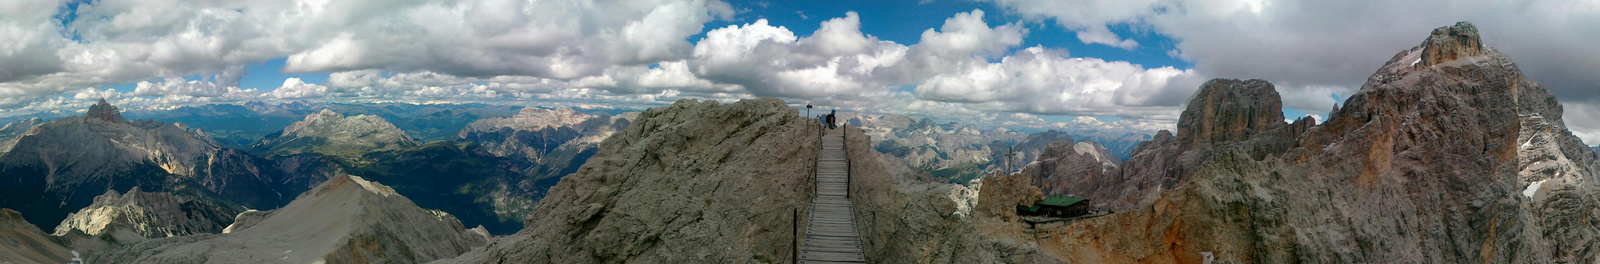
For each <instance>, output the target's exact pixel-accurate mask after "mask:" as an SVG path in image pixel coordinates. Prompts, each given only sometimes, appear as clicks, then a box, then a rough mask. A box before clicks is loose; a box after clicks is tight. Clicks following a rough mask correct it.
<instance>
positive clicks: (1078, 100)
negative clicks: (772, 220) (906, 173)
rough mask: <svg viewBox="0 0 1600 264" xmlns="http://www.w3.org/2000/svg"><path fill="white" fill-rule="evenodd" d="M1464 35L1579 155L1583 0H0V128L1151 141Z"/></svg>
mask: <svg viewBox="0 0 1600 264" xmlns="http://www.w3.org/2000/svg"><path fill="white" fill-rule="evenodd" d="M1457 21H1471V22H1473V23H1474V24H1476V25H1477V27H1478V28H1479V30H1480V33H1481V34H1482V35H1483V40H1484V43H1485V44H1486V45H1489V46H1492V47H1495V48H1496V49H1498V50H1500V51H1502V52H1505V53H1506V54H1508V55H1510V56H1511V58H1512V59H1513V60H1515V61H1516V62H1517V63H1518V65H1519V66H1520V67H1521V69H1522V70H1523V71H1524V72H1525V74H1526V75H1527V76H1528V77H1529V78H1532V79H1533V80H1535V81H1538V82H1541V83H1543V84H1544V85H1545V86H1546V87H1547V88H1548V89H1550V90H1551V91H1553V92H1554V93H1555V94H1556V95H1557V96H1558V97H1559V98H1560V100H1561V101H1562V103H1563V104H1564V106H1565V109H1566V113H1567V115H1566V116H1565V121H1566V123H1567V125H1568V127H1569V129H1571V130H1572V131H1573V132H1574V134H1576V135H1578V136H1579V137H1580V138H1583V139H1584V140H1585V142H1588V143H1589V144H1590V145H1594V144H1596V142H1600V74H1595V73H1597V72H1600V49H1595V48H1592V45H1593V43H1600V34H1597V33H1600V1H1591V0H1579V1H1572V0H1561V1H1550V0H1532V1H1502V0H1465V1H1447V0H1419V1H1272V0H1216V1H1211V0H1207V1H1198V0H1196V1H1191V0H1055V1H1040V0H955V1H945V0H910V1H898V0H897V1H832V0H819V1H717V0H623V1H588V0H556V1H513V0H462V1H444V0H406V1H370V0H339V1H333V0H288V1H230V0H204V1H185V0H101V1H56V0H6V1H0V39H4V40H6V41H4V42H5V43H0V62H3V63H0V117H4V116H19V115H29V114H34V113H40V112H52V111H81V109H84V108H86V107H87V105H89V104H91V103H92V102H94V101H96V100H99V99H102V98H104V99H107V100H109V101H112V102H113V103H114V104H117V105H119V106H121V107H123V108H132V109H162V108H172V107H178V106H186V105H199V104H211V103H241V102H249V101H263V102H285V101H298V100H304V101H327V102H412V103H495V104H517V105H537V106H583V107H615V108H639V107H650V106H659V105H665V104H670V103H671V102H674V101H676V100H679V99H711V100H720V101H731V100H738V99H743V98H752V97H778V98H781V99H784V100H786V101H789V102H791V103H792V104H795V105H803V104H806V103H810V104H814V105H817V106H819V107H823V108H827V109H840V110H843V111H857V112H866V113H876V114H903V115H912V116H919V117H929V118H935V119H938V120H941V121H954V122H962V123H971V124H978V125H984V126H1004V127H1012V128H1021V129H1049V128H1054V129H1064V130H1101V131H1131V132H1141V133H1150V132H1153V131H1155V130H1159V129H1172V128H1173V126H1174V123H1175V120H1176V119H1177V117H1178V115H1179V113H1180V111H1181V109H1182V107H1183V104H1184V103H1185V102H1186V101H1187V100H1188V98H1189V96H1191V95H1192V94H1193V93H1194V91H1195V90H1196V89H1197V88H1198V87H1199V85H1200V84H1201V83H1203V82H1204V81H1205V80H1208V79H1211V78H1236V79H1256V78H1258V79H1265V80H1268V81H1271V82H1272V83H1273V84H1274V85H1275V86H1276V88H1277V90H1278V91H1279V93H1280V94H1281V95H1282V97H1283V100H1284V107H1285V110H1284V112H1285V113H1286V116H1287V117H1290V118H1297V117H1300V116H1304V115H1313V116H1317V117H1319V118H1318V119H1319V120H1320V119H1321V118H1320V117H1323V116H1327V112H1328V111H1329V110H1331V109H1333V107H1334V106H1335V105H1337V104H1339V103H1341V102H1342V101H1343V99H1344V97H1346V96H1348V95H1350V94H1352V93H1354V92H1355V91H1356V90H1357V89H1359V87H1360V86H1361V85H1362V84H1363V82H1364V81H1365V80H1366V79H1367V77H1368V75H1371V74H1372V73H1373V72H1375V71H1376V70H1377V69H1378V67H1380V66H1381V65H1382V64H1383V63H1384V62H1385V61H1387V60H1388V59H1389V58H1391V57H1392V56H1393V55H1394V54H1396V53H1398V52H1400V51H1402V50H1405V49H1409V48H1411V47H1413V46H1416V45H1417V44H1419V43H1421V41H1422V40H1423V39H1424V38H1426V37H1427V35H1428V32H1429V31H1431V30H1432V29H1433V28H1436V27H1441V26H1448V25H1451V24H1454V23H1455V22H1457Z"/></svg>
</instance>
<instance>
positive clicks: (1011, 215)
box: [977, 174, 1045, 222]
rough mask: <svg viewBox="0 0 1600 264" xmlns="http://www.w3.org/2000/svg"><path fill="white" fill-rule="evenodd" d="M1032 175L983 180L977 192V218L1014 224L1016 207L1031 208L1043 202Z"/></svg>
mask: <svg viewBox="0 0 1600 264" xmlns="http://www.w3.org/2000/svg"><path fill="white" fill-rule="evenodd" d="M1035 178H1037V177H1034V176H1033V175H1028V174H1006V175H995V176H994V177H988V178H984V179H983V184H982V185H981V186H980V187H979V191H978V210H977V212H978V216H982V217H991V218H999V219H1001V220H1002V221H1008V222H1015V221H1017V220H1018V219H1020V218H1018V216H1017V206H1018V205H1021V206H1032V205H1033V203H1034V202H1037V201H1039V200H1044V198H1045V196H1044V193H1043V192H1041V191H1040V190H1039V188H1036V187H1034V186H1036V185H1035V184H1034V179H1035Z"/></svg>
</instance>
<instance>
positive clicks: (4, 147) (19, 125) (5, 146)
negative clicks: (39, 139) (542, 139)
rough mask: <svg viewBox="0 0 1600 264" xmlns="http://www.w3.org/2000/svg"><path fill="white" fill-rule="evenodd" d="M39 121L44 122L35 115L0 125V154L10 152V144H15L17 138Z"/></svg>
mask: <svg viewBox="0 0 1600 264" xmlns="http://www.w3.org/2000/svg"><path fill="white" fill-rule="evenodd" d="M39 123H44V121H40V120H39V118H37V117H35V118H30V119H28V120H22V121H17V122H14V123H10V124H6V125H5V126H4V127H0V155H5V153H6V152H10V151H11V146H15V145H17V138H20V137H22V135H23V134H26V133H28V131H30V130H33V126H35V125H38V124H39Z"/></svg>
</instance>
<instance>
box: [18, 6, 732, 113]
mask: <svg viewBox="0 0 1600 264" xmlns="http://www.w3.org/2000/svg"><path fill="white" fill-rule="evenodd" d="M74 6H75V7H76V8H75V9H69V8H68V5H66V4H64V3H62V2H58V1H40V0H19V1H5V2H4V3H0V39H5V40H6V42H7V43H6V44H3V45H0V61H5V62H6V63H4V64H3V65H0V91H5V92H7V93H16V92H19V91H20V92H21V97H25V98H24V99H15V98H13V99H11V100H0V104H4V105H0V106H17V105H18V104H22V103H25V102H27V101H31V100H39V99H41V98H47V97H48V96H50V95H53V94H58V93H62V92H66V91H70V90H74V89H81V88H82V87H90V86H100V85H109V84H118V83H127V82H134V81H139V80H145V79H149V78H151V77H176V76H190V75H202V76H223V77H225V78H218V79H215V80H213V82H217V83H218V84H219V85H218V86H217V87H219V88H221V87H230V86H235V85H237V81H238V77H239V76H241V75H240V74H236V73H242V67H241V66H242V65H245V64H248V63H254V62H260V61H265V60H269V59H274V58H284V57H287V58H288V59H287V61H286V64H287V65H286V67H285V69H284V70H286V71H289V72H325V71H349V70H365V69H383V70H387V71H395V72H437V73H444V74H450V75H454V76H469V77H485V78H488V77H493V76H499V75H522V76H531V77H541V78H557V79H573V78H580V77H584V76H592V75H596V74H600V73H601V72H602V71H603V70H604V69H607V68H610V67H613V66H617V65H621V66H631V65H646V64H652V63H656V62H658V61H661V60H668V59H679V58H682V57H686V56H688V55H689V53H690V51H691V49H692V48H693V45H692V44H690V43H689V42H688V41H687V40H686V39H687V38H688V37H689V36H692V35H695V34H698V33H700V32H701V30H702V26H703V25H704V23H705V22H707V21H710V20H712V19H728V18H731V17H732V15H733V13H734V11H733V9H732V7H731V6H729V5H728V4H726V3H723V2H721V1H717V0H632V1H600V2H595V1H587V0H572V1H532V2H529V1H513V0H467V1H446V0H419V1H402V2H393V1H324V0H297V1H185V0H103V1H93V2H85V3H77V4H74ZM61 11H64V12H74V15H75V17H78V18H81V19H76V20H71V21H65V22H63V21H60V20H59V19H58V17H66V16H57V14H58V13H59V12H61ZM167 83H168V84H172V85H176V84H177V82H167ZM151 88H152V89H154V88H161V87H153V86H152V87H151ZM169 88H170V87H169ZM148 91H149V92H158V90H148ZM140 94H141V95H148V94H149V93H140Z"/></svg>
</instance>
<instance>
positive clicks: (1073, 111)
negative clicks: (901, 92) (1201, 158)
mask: <svg viewBox="0 0 1600 264" xmlns="http://www.w3.org/2000/svg"><path fill="white" fill-rule="evenodd" d="M1201 81H1203V80H1202V78H1200V77H1198V75H1197V74H1196V73H1194V71H1193V70H1180V69H1176V68H1171V67H1161V68H1152V69H1146V68H1144V67H1142V66H1139V65H1135V64H1130V63H1127V62H1120V61H1119V62H1108V61H1105V60H1101V59H1094V58H1072V57H1068V56H1067V54H1066V52H1064V51H1058V50H1050V49H1045V48H1042V47H1031V48H1027V49H1024V50H1022V51H1020V52H1017V53H1016V54H1013V55H1012V56H1007V57H1005V58H1003V59H1001V60H1000V62H997V63H986V64H981V65H968V66H966V67H963V68H962V69H960V70H959V71H956V72H953V73H949V74H942V75H938V76H934V77H932V78H928V79H927V81H924V82H923V83H921V84H918V85H917V86H916V90H915V91H916V94H917V96H918V97H920V98H923V99H928V100H934V101H947V102H963V103H975V104H979V105H977V106H976V107H979V108H990V109H993V110H1002V111H1016V112H1028V113H1042V114H1067V115H1079V116H1084V115H1120V116H1129V117H1137V118H1166V117H1170V116H1171V115H1172V113H1173V112H1174V111H1175V110H1176V106H1178V105H1179V104H1181V103H1182V102H1183V100H1184V99H1187V96H1188V95H1189V94H1193V91H1194V89H1196V88H1197V87H1198V86H1199V83H1200V82H1201Z"/></svg>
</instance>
